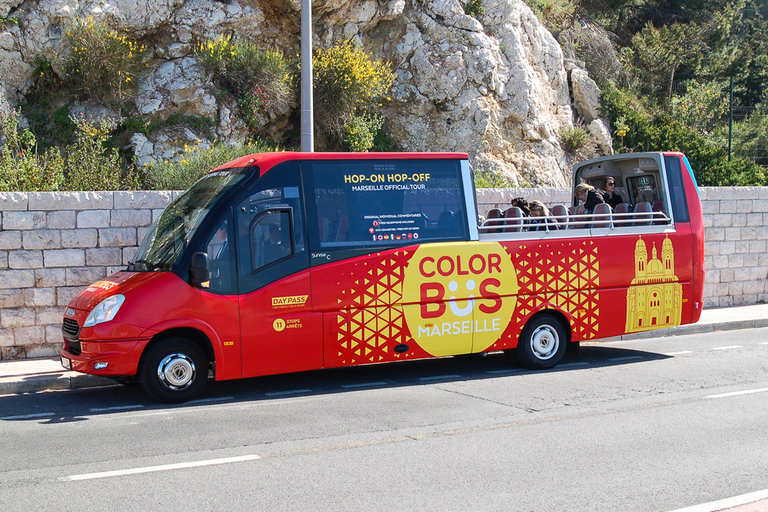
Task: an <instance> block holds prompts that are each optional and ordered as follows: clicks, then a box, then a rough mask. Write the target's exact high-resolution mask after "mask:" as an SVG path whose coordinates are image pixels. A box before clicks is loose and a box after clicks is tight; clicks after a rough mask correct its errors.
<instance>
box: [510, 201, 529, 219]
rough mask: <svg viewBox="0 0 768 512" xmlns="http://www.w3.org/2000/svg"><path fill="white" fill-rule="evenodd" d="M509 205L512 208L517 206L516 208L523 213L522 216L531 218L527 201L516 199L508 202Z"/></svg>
mask: <svg viewBox="0 0 768 512" xmlns="http://www.w3.org/2000/svg"><path fill="white" fill-rule="evenodd" d="M510 204H512V206H517V207H518V208H520V209H521V210H522V211H523V215H525V216H526V217H530V216H531V210H530V208H529V207H528V201H526V200H525V199H524V198H522V197H516V198H514V199H512V200H511V201H510Z"/></svg>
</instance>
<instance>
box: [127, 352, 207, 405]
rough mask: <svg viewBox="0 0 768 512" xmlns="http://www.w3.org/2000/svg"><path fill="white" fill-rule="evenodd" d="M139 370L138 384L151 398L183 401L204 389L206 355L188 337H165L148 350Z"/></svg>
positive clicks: (197, 394) (159, 400) (175, 401)
mask: <svg viewBox="0 0 768 512" xmlns="http://www.w3.org/2000/svg"><path fill="white" fill-rule="evenodd" d="M140 373H141V375H140V380H141V387H142V388H144V391H146V393H147V394H148V395H149V396H150V397H152V398H153V399H155V400H157V401H158V402H165V403H178V402H186V401H187V400H191V399H192V398H195V397H197V396H199V395H200V394H201V393H202V392H203V389H204V388H205V384H206V381H207V380H208V358H207V357H206V355H205V352H203V350H202V349H201V348H200V347H199V346H197V345H196V344H195V343H193V342H191V341H189V340H187V339H184V338H167V339H164V340H161V341H159V342H158V343H156V344H155V345H153V346H151V347H150V348H149V349H148V350H147V353H146V354H145V355H144V357H143V358H142V361H141V368H140Z"/></svg>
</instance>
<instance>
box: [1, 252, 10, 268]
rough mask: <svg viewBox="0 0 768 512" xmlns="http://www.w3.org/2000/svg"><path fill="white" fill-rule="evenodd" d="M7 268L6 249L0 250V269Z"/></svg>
mask: <svg viewBox="0 0 768 512" xmlns="http://www.w3.org/2000/svg"><path fill="white" fill-rule="evenodd" d="M6 268H8V251H0V269H6Z"/></svg>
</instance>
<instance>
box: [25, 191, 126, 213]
mask: <svg viewBox="0 0 768 512" xmlns="http://www.w3.org/2000/svg"><path fill="white" fill-rule="evenodd" d="M113 195H114V192H90V191H89V192H30V194H29V209H30V210H48V211H59V210H111V209H112V208H113V205H114V198H113Z"/></svg>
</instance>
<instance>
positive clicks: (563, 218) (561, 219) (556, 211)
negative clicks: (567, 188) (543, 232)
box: [552, 204, 571, 229]
mask: <svg viewBox="0 0 768 512" xmlns="http://www.w3.org/2000/svg"><path fill="white" fill-rule="evenodd" d="M552 216H553V217H555V220H556V221H557V223H558V224H559V225H560V229H570V227H571V226H569V225H568V208H566V207H565V206H563V205H562V204H556V205H555V206H553V207H552Z"/></svg>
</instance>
